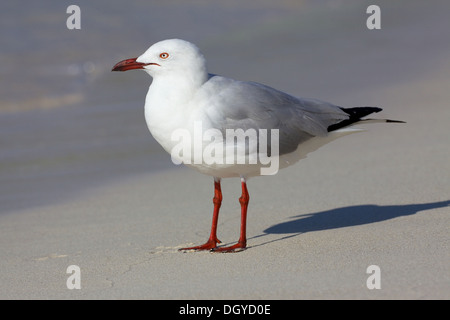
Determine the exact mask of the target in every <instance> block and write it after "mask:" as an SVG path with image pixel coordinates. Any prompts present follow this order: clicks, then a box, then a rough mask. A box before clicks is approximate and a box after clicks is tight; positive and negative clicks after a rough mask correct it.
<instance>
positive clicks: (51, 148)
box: [0, 0, 450, 213]
mask: <svg viewBox="0 0 450 320" xmlns="http://www.w3.org/2000/svg"><path fill="white" fill-rule="evenodd" d="M71 4H76V5H78V6H79V7H80V9H81V29H80V30H68V29H67V27H66V20H67V18H68V17H69V16H70V14H67V13H66V9H67V7H68V6H69V5H71ZM371 4H377V5H379V6H380V8H381V30H368V29H367V27H366V20H367V18H368V17H369V15H368V14H367V13H366V9H367V7H368V6H369V5H371ZM449 15H450V2H448V1H438V0H431V1H421V0H409V1H387V0H386V1H359V0H320V1H319V0H314V1H313V0H310V1H308V0H304V1H294V0H291V1H289V0H279V1H266V0H264V1H253V0H252V1H243V0H227V1H220V2H219V1H214V2H213V1H206V0H164V1H152V0H145V1H144V0H142V1H140V0H128V1H111V0H109V1H106V0H95V1H85V0H78V1H49V0H39V1H33V2H31V1H9V2H2V4H0V39H1V49H0V63H1V66H2V67H1V68H0V81H1V85H0V213H6V212H10V211H12V210H18V209H23V208H28V207H31V206H37V205H45V204H47V203H49V202H53V201H60V200H64V199H65V198H67V197H69V196H71V195H73V194H76V193H77V192H79V191H80V190H85V189H86V188H89V187H92V186H96V185H98V184H102V183H105V182H107V181H109V180H110V179H117V178H121V177H124V176H127V175H133V174H139V173H142V172H149V171H152V170H165V169H169V168H171V169H173V168H174V165H173V164H172V163H171V161H170V156H169V155H168V154H165V152H164V151H163V150H162V148H161V147H159V146H158V145H157V144H156V142H155V141H154V140H153V138H152V137H151V135H150V133H149V132H148V129H147V127H146V124H145V120H144V116H143V114H144V111H143V108H144V99H145V95H146V92H147V88H148V86H149V84H150V83H151V78H150V77H148V75H147V74H145V73H144V72H137V71H136V72H126V73H112V72H111V68H112V66H113V65H114V64H115V63H116V62H118V61H120V60H122V59H126V58H131V57H136V56H139V55H140V54H141V53H143V52H144V51H145V50H146V49H147V48H148V47H149V46H150V45H151V44H153V43H154V42H157V41H159V40H163V39H167V38H181V39H185V40H189V41H191V42H194V43H196V44H197V45H198V46H199V47H200V48H201V50H202V51H203V53H204V55H205V57H206V58H207V61H208V67H209V71H210V72H212V73H217V74H221V75H225V76H228V77H232V78H236V79H240V80H252V81H257V82H261V83H264V84H267V85H269V86H273V87H275V88H277V89H280V90H283V91H285V92H288V93H290V94H293V95H297V96H304V97H311V98H318V99H321V100H325V101H329V102H332V103H335V104H338V105H342V106H346V107H353V106H361V105H374V106H381V107H385V108H386V109H385V113H384V116H386V117H391V118H398V119H402V120H406V121H408V120H409V119H408V116H407V107H408V103H409V102H410V101H409V100H408V97H407V96H405V95H402V96H397V94H396V92H395V91H389V88H391V87H394V86H398V85H407V84H408V83H414V81H415V79H417V78H419V77H428V76H429V77H430V78H433V75H434V73H435V72H440V78H439V79H442V78H444V79H448V78H447V75H448V74H449V66H450V64H449V57H450V54H449V53H450V32H449V30H450V17H449ZM448 86H449V81H447V82H445V81H441V80H439V81H432V82H430V87H422V88H419V90H423V95H424V96H426V97H429V96H432V95H433V92H435V91H439V92H442V90H445V87H447V88H449V87H448ZM415 88H416V87H415ZM449 89H450V88H449ZM433 90H435V91H433ZM380 91H384V92H385V93H386V95H383V96H380V95H379V94H376V92H380ZM415 93H416V94H417V88H416V89H415ZM424 108H427V109H426V110H427V111H426V112H430V110H433V109H432V108H433V106H431V105H428V106H424ZM447 108H448V107H447ZM426 112H425V111H424V114H425V113H426ZM446 116H448V111H447V113H444V117H443V118H442V121H445V119H446V121H447V122H448V120H449V119H448V117H447V118H446ZM447 126H448V124H447ZM447 142H448V141H447ZM175 169H178V167H176V168H175Z"/></svg>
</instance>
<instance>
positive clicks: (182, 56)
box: [112, 39, 206, 77]
mask: <svg viewBox="0 0 450 320" xmlns="http://www.w3.org/2000/svg"><path fill="white" fill-rule="evenodd" d="M132 69H143V70H144V71H146V72H147V73H148V74H149V75H151V76H152V77H155V76H158V75H160V74H165V75H169V74H174V75H181V74H183V73H184V74H186V73H188V74H189V73H192V72H193V73H205V74H206V63H205V58H204V57H203V55H202V53H201V52H200V50H199V48H198V47H197V46H196V45H194V44H192V43H190V42H188V41H185V40H180V39H169V40H163V41H160V42H157V43H155V44H154V45H152V46H151V47H150V48H148V49H147V51H145V52H144V53H143V54H142V55H140V56H139V57H137V58H132V59H126V60H122V61H120V62H118V63H117V64H116V65H115V66H114V67H113V69H112V71H127V70H132Z"/></svg>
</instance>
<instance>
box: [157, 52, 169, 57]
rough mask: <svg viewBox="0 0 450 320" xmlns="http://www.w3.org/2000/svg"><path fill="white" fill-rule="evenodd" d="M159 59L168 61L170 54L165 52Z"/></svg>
mask: <svg viewBox="0 0 450 320" xmlns="http://www.w3.org/2000/svg"><path fill="white" fill-rule="evenodd" d="M159 57H160V58H161V59H167V58H168V57H169V54H168V53H167V52H163V53H161V54H160V55H159Z"/></svg>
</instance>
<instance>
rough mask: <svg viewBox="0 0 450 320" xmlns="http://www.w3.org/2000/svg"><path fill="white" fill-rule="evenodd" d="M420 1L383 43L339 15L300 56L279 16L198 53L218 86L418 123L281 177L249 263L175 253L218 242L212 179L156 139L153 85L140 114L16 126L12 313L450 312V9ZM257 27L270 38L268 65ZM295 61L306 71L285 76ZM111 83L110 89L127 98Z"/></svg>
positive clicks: (117, 107) (7, 287)
mask: <svg viewBox="0 0 450 320" xmlns="http://www.w3.org/2000/svg"><path fill="white" fill-rule="evenodd" d="M405 3H406V1H405ZM408 3H410V2H408ZM411 3H412V5H411V6H418V7H417V8H414V7H412V8H411V7H407V5H406V4H405V7H404V8H402V6H396V7H394V8H392V7H391V6H389V4H388V2H386V3H385V2H382V4H381V7H382V10H383V8H385V10H383V14H384V15H383V17H385V20H383V23H382V30H380V33H379V34H377V35H374V34H371V33H370V32H369V31H368V30H366V29H364V22H365V20H364V19H365V15H364V14H363V16H362V17H363V19H362V21H363V22H362V23H363V26H362V27H361V28H362V29H361V30H359V31H358V30H356V31H355V29H357V28H355V27H354V25H353V24H354V23H356V22H355V21H357V19H356V18H354V19H353V20H352V19H350V18H351V15H352V13H354V12H355V11H350V13H346V14H347V15H349V16H350V18H349V21H350V22H349V25H348V26H343V24H342V19H339V14H341V15H343V14H344V13H343V12H344V11H345V10H343V9H339V10H338V9H335V8H334V7H333V8H334V9H333V10H337V15H338V16H337V17H335V18H336V19H337V20H336V21H334V20H333V19H331V17H333V16H332V15H331V16H330V19H329V20H327V21H328V22H327V23H326V24H324V23H323V21H324V20H320V21H322V23H320V24H319V22H317V23H318V26H317V28H319V27H320V30H316V31H315V32H316V34H317V35H318V36H317V37H316V38H312V39H308V38H307V34H308V31H307V30H306V31H305V30H303V31H302V32H299V33H298V39H297V41H298V42H294V44H293V43H292V41H293V39H294V37H293V35H294V34H295V35H297V32H294V31H292V30H293V28H296V27H298V26H302V25H301V23H300V22H298V21H297V22H296V21H295V20H292V19H291V20H289V19H288V20H287V21H286V23H285V24H279V23H278V22H279V21H278V20H280V21H284V20H282V18H280V17H281V16H282V15H281V14H279V15H277V14H276V13H274V14H273V15H269V16H270V17H272V20H271V19H266V20H263V22H259V24H258V23H256V22H255V23H254V24H253V25H251V24H249V25H247V28H246V29H243V30H242V32H243V33H244V34H245V35H246V36H247V37H244V36H242V33H241V32H239V31H238V30H235V29H233V30H231V31H230V30H228V31H226V32H225V31H222V33H221V34H220V37H217V38H218V39H215V38H214V37H213V36H210V37H209V39H210V40H208V41H206V40H205V41H204V42H203V45H204V47H205V51H206V52H205V55H206V56H207V57H208V56H209V55H210V56H211V59H209V60H210V63H209V66H210V69H212V70H211V71H212V72H218V73H226V75H228V76H232V77H236V78H240V79H246V80H247V79H248V80H250V79H251V80H256V81H260V82H264V83H266V84H269V85H272V86H275V87H277V88H280V89H283V90H286V91H287V92H290V93H292V94H298V95H304V96H307V97H316V98H320V99H323V100H328V101H331V102H334V103H337V104H341V105H343V106H356V105H361V104H363V105H379V106H382V107H383V108H385V111H384V112H383V115H384V116H386V117H390V118H394V119H400V120H405V121H407V124H372V125H366V126H365V128H366V129H367V131H366V132H363V133H360V134H355V135H352V136H348V137H344V138H342V139H341V140H338V141H335V142H333V143H332V144H329V145H327V146H325V147H323V148H322V149H320V150H318V151H316V152H315V153H313V154H311V155H310V156H309V157H308V158H307V159H305V160H303V161H302V162H300V163H298V164H297V165H295V166H292V167H289V168H287V169H284V170H282V171H281V172H279V173H278V174H277V175H276V176H270V177H258V178H254V179H251V180H250V181H249V183H248V188H249V192H250V205H249V218H248V249H247V250H245V251H243V252H239V253H234V254H215V253H209V252H188V253H181V252H178V251H177V249H178V248H180V247H182V246H186V245H190V244H200V243H202V242H204V241H205V240H206V239H207V237H208V235H209V227H210V221H211V214H212V201H211V199H212V196H213V181H212V178H211V177H207V176H203V175H200V174H198V173H196V172H194V171H192V170H189V169H187V168H184V167H176V166H174V165H173V164H172V163H171V162H170V157H169V155H166V154H164V153H162V152H161V149H160V148H159V147H158V146H157V145H156V144H155V143H154V141H152V140H151V136H150V134H149V133H148V132H147V129H146V127H145V123H144V122H143V117H142V105H143V97H144V96H145V90H146V89H145V83H144V87H143V92H142V93H141V96H140V97H138V99H136V98H135V97H134V100H133V99H131V98H130V102H129V103H122V102H120V101H119V102H117V103H116V104H113V103H111V104H110V105H107V104H106V105H97V107H95V108H87V107H85V106H83V105H80V106H79V107H77V108H75V107H73V106H72V107H69V108H65V109H64V108H63V109H60V110H52V111H46V112H43V113H42V112H38V111H31V112H26V113H13V114H7V115H3V116H2V117H1V118H0V121H1V126H0V130H1V133H2V137H5V145H6V146H7V147H8V149H7V150H9V153H6V152H5V153H4V155H3V156H4V158H3V162H2V167H1V169H2V171H1V179H2V183H1V191H2V193H1V209H2V213H1V214H0V270H1V272H0V298H2V299H132V298H136V299H311V298H312V299H358V298H360V299H449V298H450V272H449V270H450V268H449V266H450V250H449V226H450V218H449V212H450V210H449V205H450V161H449V159H450V129H449V128H450V126H449V120H450V108H449V101H450V90H449V88H450V77H449V70H450V63H449V61H448V56H450V50H449V43H450V41H448V40H449V39H448V30H449V28H448V24H449V20H448V19H447V18H446V16H445V15H444V14H443V13H442V12H443V11H444V10H443V8H444V7H445V8H446V9H448V5H446V4H444V2H442V3H438V2H436V3H437V4H439V6H438V5H437V6H436V7H435V9H433V8H429V7H427V6H425V5H420V3H421V2H411ZM383 5H384V6H385V7H383ZM440 6H444V7H440ZM314 8H315V9H314ZM314 8H313V9H314V10H315V11H314V10H313V11H312V13H311V15H325V14H327V12H328V11H327V10H325V9H323V8H322V7H320V8H319V9H317V8H316V7H314ZM388 9H391V10H392V11H389V10H388ZM230 10H231V9H230ZM250 11H251V10H250ZM446 12H448V10H447V11H446ZM401 14H406V15H407V14H410V16H409V19H412V21H410V20H409V19H407V18H405V17H404V16H403V17H402V16H401ZM255 15H257V13H255ZM396 15H397V16H398V20H396V19H394V18H393V17H395V16H396ZM289 17H290V18H292V15H291V16H289ZM249 19H250V18H249ZM277 19H278V20H277ZM414 19H416V20H414ZM420 19H423V20H420ZM256 20H257V19H256ZM239 21H241V20H239ZM257 21H258V20H257ZM191 23H193V22H191ZM296 23H298V24H299V25H296ZM358 23H359V22H358ZM334 24H337V25H339V28H341V29H342V30H341V32H340V33H339V32H338V33H331V30H336V29H339V28H338V27H334ZM276 26H277V27H276ZM358 26H359V25H358ZM445 27H446V28H445ZM264 28H266V29H264ZM277 28H278V29H277ZM311 28H315V27H314V24H312V25H311ZM441 28H444V30H443V29H441ZM260 29H262V30H271V32H270V33H269V34H266V37H267V40H268V43H271V44H272V45H270V46H269V47H270V48H268V50H266V51H264V50H262V49H263V44H264V43H265V41H264V40H265V39H266V38H265V37H264V36H263V35H262V34H261V33H260V32H257V30H260ZM313 30H314V29H313ZM444 31H445V32H444ZM374 32H376V31H374ZM180 33H181V34H180V37H183V32H180ZM283 36H284V37H285V38H286V39H284V38H283ZM347 36H348V37H347ZM198 37H199V38H200V36H198ZM340 37H341V38H340ZM445 37H447V38H445ZM249 38H250V39H253V42H250V43H248V44H246V45H244V44H243V43H244V39H247V40H246V41H248V39H249ZM220 40H221V41H220ZM240 44H243V45H244V47H243V48H242V51H240V52H241V53H242V54H245V55H248V54H253V55H257V53H258V52H263V53H262V54H261V55H259V56H258V55H257V56H256V58H254V59H251V60H250V61H249V62H248V63H246V64H243V63H242V60H241V59H242V57H238V56H237V55H236V53H230V51H232V50H235V48H236V46H239V45H240ZM282 44H284V46H283V45H282ZM137 45H142V44H141V43H140V44H137ZM199 45H200V46H201V45H202V43H200V44H199ZM279 45H282V46H281V49H280V50H276V46H279ZM228 46H234V47H228ZM226 48H228V49H226ZM230 48H233V49H230ZM330 48H334V49H335V51H336V55H335V56H333V57H330V56H327V54H326V52H329V50H330ZM259 50H261V51H259ZM131 51H132V50H131ZM314 53H316V54H315V55H314ZM136 54H139V52H136ZM280 55H281V57H280ZM283 55H284V56H283ZM122 58H127V56H125V57H122ZM274 59H275V60H274ZM296 61H298V64H302V63H303V64H304V65H305V66H304V68H299V69H298V70H290V68H292V64H291V63H293V62H296ZM114 62H115V61H114ZM227 65H229V67H228V69H227V68H226V66H227ZM220 70H222V71H224V72H220ZM225 70H226V72H225ZM105 74H106V73H105ZM107 76H108V77H113V75H109V74H108V75H107ZM107 76H105V77H107ZM114 79H115V80H114V81H111V82H110V83H108V82H106V84H105V83H104V82H103V83H101V84H99V86H102V87H101V89H102V90H106V91H107V89H109V90H113V91H114V90H118V87H117V86H118V85H119V84H122V83H123V82H121V81H122V80H117V79H119V78H118V75H116V74H115V75H114ZM126 79H127V80H125V81H124V82H126V81H132V82H133V81H134V83H141V82H145V81H147V80H148V79H147V78H146V77H145V76H141V75H137V74H132V75H127V76H126ZM105 81H106V80H105ZM123 85H124V86H125V88H124V89H123V90H124V92H126V90H128V89H129V88H128V87H127V85H126V84H123ZM139 88H140V87H139ZM299 88H300V89H299ZM141 97H142V98H141ZM97 99H99V98H97ZM108 108H109V109H108ZM48 117H51V119H48V120H46V118H48ZM11 123H13V124H11ZM8 124H10V125H8ZM114 124H120V125H114ZM27 130H28V131H27ZM6 137H7V139H6ZM40 147H41V148H40ZM33 148H35V149H33ZM42 148H44V150H45V152H42ZM239 192H240V186H239V180H237V179H229V180H224V182H223V194H224V202H223V205H222V210H221V215H220V218H219V230H218V236H219V238H220V239H221V240H222V241H223V242H224V243H225V244H228V243H232V242H234V241H236V240H237V238H238V230H239V216H240V214H239V203H238V201H237V199H238V197H239ZM69 265H77V266H79V267H80V270H81V289H80V290H76V289H74V290H69V289H68V288H67V286H66V280H67V278H68V277H69V274H67V273H66V269H67V267H68V266H69ZM370 265H377V266H379V267H380V270H381V278H380V279H381V289H379V290H377V289H374V290H369V289H368V288H367V286H366V281H367V278H368V277H369V274H367V273H366V269H367V267H368V266H370Z"/></svg>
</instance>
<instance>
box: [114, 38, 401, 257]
mask: <svg viewBox="0 0 450 320" xmlns="http://www.w3.org/2000/svg"><path fill="white" fill-rule="evenodd" d="M133 69H142V70H144V71H145V72H147V73H148V74H149V75H150V76H151V77H152V78H153V81H152V83H151V85H150V87H149V90H148V93H147V96H146V99H145V120H146V123H147V126H148V128H149V130H150V132H151V134H152V135H153V137H154V138H155V139H156V141H157V142H158V143H159V144H160V145H161V146H162V147H163V148H164V149H165V150H166V151H167V152H168V153H170V154H171V156H172V161H173V162H174V163H176V164H179V163H183V164H185V165H186V166H188V167H191V168H194V169H196V170H198V171H199V172H201V173H203V174H207V175H209V176H212V177H213V178H214V197H213V204H214V211H213V218H212V225H211V232H210V236H209V239H208V240H207V241H206V243H204V244H202V245H198V246H193V247H186V248H182V249H180V250H182V251H187V250H209V251H213V252H237V251H242V250H244V249H246V247H247V237H246V225H247V208H248V203H249V199H250V197H249V193H248V190H247V180H248V179H249V178H250V177H254V176H261V175H268V174H275V173H276V172H277V171H278V169H282V168H285V167H287V166H290V165H292V164H294V163H296V162H297V161H299V160H300V159H303V158H305V157H306V156H307V154H308V153H310V152H312V151H315V150H317V149H318V148H319V147H321V146H323V145H325V144H327V143H329V142H331V141H333V140H335V139H337V138H339V137H342V136H345V135H348V134H351V133H355V132H360V131H363V130H361V129H357V128H355V127H353V126H352V125H354V124H356V123H367V122H403V121H397V120H389V119H365V118H364V119H363V117H365V116H367V115H369V114H372V113H376V112H379V111H381V110H382V109H381V108H378V107H352V108H342V107H339V106H337V105H334V104H331V103H328V102H324V101H320V100H317V99H307V98H300V97H294V96H292V95H289V94H287V93H284V92H282V91H279V90H276V89H274V88H271V87H269V86H266V85H263V84H260V83H256V82H248V81H239V80H234V79H230V78H227V77H223V76H220V75H216V74H210V73H208V71H207V68H206V60H205V58H204V56H203V54H202V53H201V51H200V49H199V48H198V47H197V46H196V45H194V44H193V43H190V42H188V41H185V40H181V39H169V40H163V41H160V42H157V43H155V44H153V45H152V46H151V47H150V48H149V49H148V50H147V51H145V52H144V53H143V54H142V55H141V56H139V57H137V58H132V59H126V60H123V61H120V62H118V63H117V64H116V65H115V66H114V67H113V69H112V71H127V70H133ZM230 177H237V178H240V181H241V188H242V195H241V197H240V198H239V203H240V205H241V226H240V236H239V240H238V242H237V243H235V244H234V245H230V246H218V244H219V243H221V241H220V240H219V239H218V237H217V224H218V219H219V210H220V206H221V203H222V191H221V179H223V178H230Z"/></svg>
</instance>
